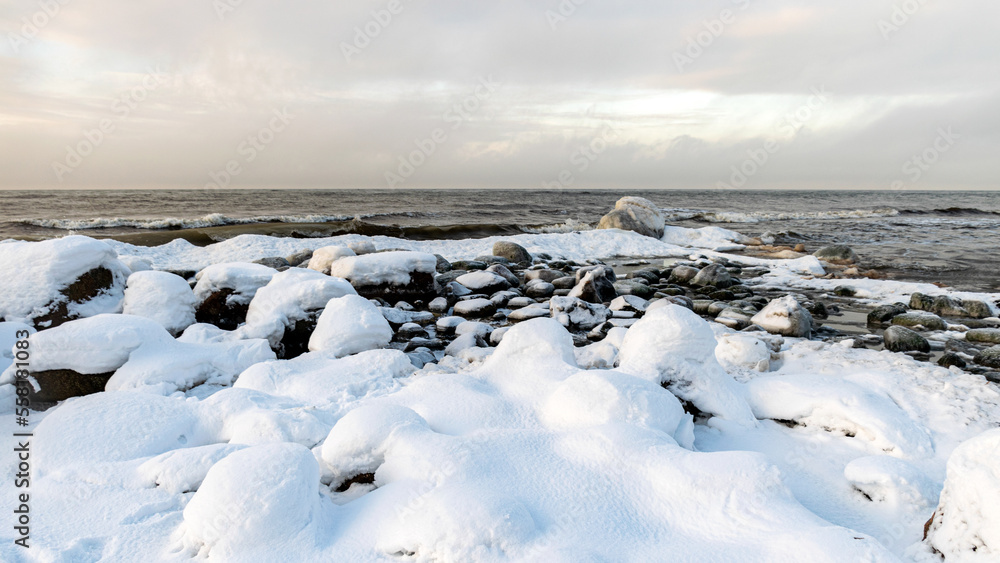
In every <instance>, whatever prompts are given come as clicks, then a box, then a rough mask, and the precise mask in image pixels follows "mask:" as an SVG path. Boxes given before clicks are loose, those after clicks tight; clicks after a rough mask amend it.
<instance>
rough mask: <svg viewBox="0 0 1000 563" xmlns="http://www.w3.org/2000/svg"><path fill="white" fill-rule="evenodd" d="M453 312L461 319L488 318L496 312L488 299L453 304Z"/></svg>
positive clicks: (493, 304) (492, 303)
mask: <svg viewBox="0 0 1000 563" xmlns="http://www.w3.org/2000/svg"><path fill="white" fill-rule="evenodd" d="M453 312H454V313H455V314H456V315H461V316H463V317H480V318H481V317H489V316H492V315H493V313H496V312H497V306H496V303H494V302H492V301H490V300H489V299H483V298H478V299H468V300H466V301H459V302H458V303H455V307H454V309H453Z"/></svg>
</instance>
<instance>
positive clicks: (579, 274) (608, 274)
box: [574, 264, 618, 283]
mask: <svg viewBox="0 0 1000 563" xmlns="http://www.w3.org/2000/svg"><path fill="white" fill-rule="evenodd" d="M593 271H603V272H604V277H605V278H607V279H608V281H611V282H615V281H618V276H617V275H616V274H615V270H614V268H612V267H611V266H605V265H603V264H598V265H596V266H584V267H582V268H580V269H578V270H577V271H576V273H575V274H574V276H575V277H576V283H580V281H581V280H582V279H583V277H584V276H586V275H587V274H588V273H589V272H593Z"/></svg>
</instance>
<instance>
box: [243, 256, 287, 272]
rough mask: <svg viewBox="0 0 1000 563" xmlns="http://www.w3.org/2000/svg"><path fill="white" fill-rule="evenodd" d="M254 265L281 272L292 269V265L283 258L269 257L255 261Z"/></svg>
mask: <svg viewBox="0 0 1000 563" xmlns="http://www.w3.org/2000/svg"><path fill="white" fill-rule="evenodd" d="M253 263H254V264H260V265H262V266H267V267H268V268H274V269H275V270H278V271H279V272H280V271H282V270H287V269H288V268H291V267H292V265H291V264H290V263H289V262H288V260H286V259H285V258H282V257H281V256H268V257H267V258H259V259H257V260H254V261H253Z"/></svg>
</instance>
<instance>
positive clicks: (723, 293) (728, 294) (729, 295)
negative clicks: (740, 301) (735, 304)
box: [708, 289, 736, 301]
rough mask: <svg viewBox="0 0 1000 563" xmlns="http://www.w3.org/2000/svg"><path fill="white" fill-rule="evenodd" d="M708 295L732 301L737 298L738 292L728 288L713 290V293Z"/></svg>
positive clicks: (720, 299)
mask: <svg viewBox="0 0 1000 563" xmlns="http://www.w3.org/2000/svg"><path fill="white" fill-rule="evenodd" d="M708 296H709V297H711V298H712V299H717V300H719V301H732V300H733V299H736V294H735V293H733V292H732V291H730V290H728V289H720V290H718V291H713V292H712V293H709V294H708Z"/></svg>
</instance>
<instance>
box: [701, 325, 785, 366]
mask: <svg viewBox="0 0 1000 563" xmlns="http://www.w3.org/2000/svg"><path fill="white" fill-rule="evenodd" d="M720 326H721V325H720ZM713 328H714V327H713ZM715 338H716V341H717V342H718V344H717V345H716V347H715V359H716V360H718V361H719V363H720V364H722V366H723V367H725V368H726V371H729V372H733V371H736V370H738V369H748V370H754V371H759V372H766V371H769V370H770V369H771V350H770V349H769V348H768V347H767V344H765V343H764V341H762V340H761V339H759V338H757V337H756V336H754V335H753V334H743V333H734V332H723V333H721V334H716V336H715Z"/></svg>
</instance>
